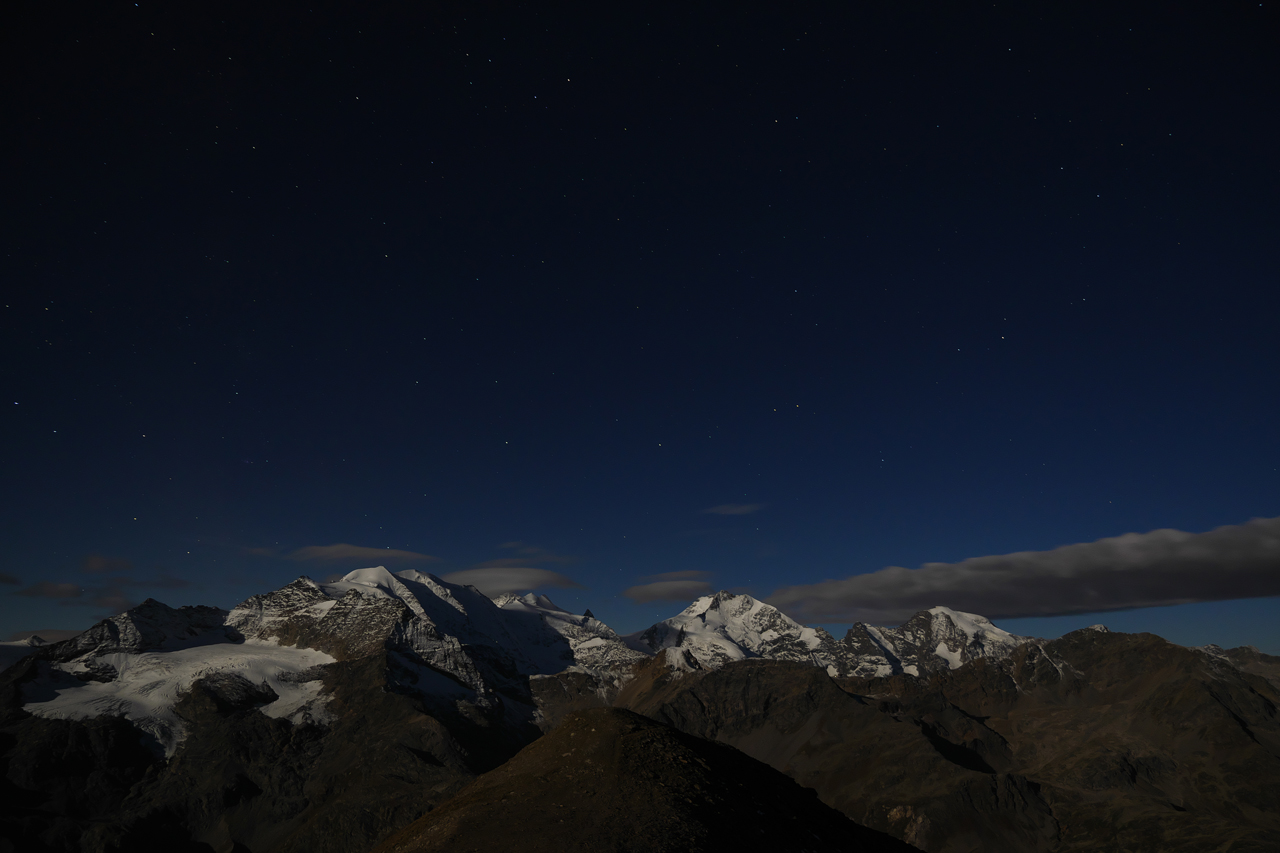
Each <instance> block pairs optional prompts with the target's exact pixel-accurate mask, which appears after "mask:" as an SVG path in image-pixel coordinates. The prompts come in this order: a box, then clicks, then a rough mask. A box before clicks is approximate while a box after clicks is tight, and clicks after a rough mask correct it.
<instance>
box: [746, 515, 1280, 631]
mask: <svg viewBox="0 0 1280 853" xmlns="http://www.w3.org/2000/svg"><path fill="white" fill-rule="evenodd" d="M1273 595H1280V518H1260V519H1254V520H1253V521H1250V522H1248V523H1247V524H1239V525H1231V526H1227V527H1219V528H1217V529H1215V530H1211V531H1209V532H1208V533H1184V532H1182V531H1180V530H1153V531H1151V532H1150V533H1126V534H1125V535H1123V536H1115V537H1111V538H1108V539H1099V540H1097V541H1096V542H1084V543H1080V544H1077V545H1064V546H1062V547H1060V548H1055V549H1053V550H1051V551H1022V552H1019V553H1016V554H1003V555H998V556H989V557H974V558H972V559H968V560H962V561H961V562H958V563H926V564H925V565H923V566H921V567H920V568H918V569H906V568H902V567H901V566H890V567H888V568H885V569H881V570H880V571H877V572H871V573H870V574H865V575H854V576H852V577H848V578H843V579H840V580H827V581H822V582H821V583H815V584H804V585H799V586H788V587H783V588H781V589H779V590H778V591H776V592H775V593H773V595H771V596H769V598H768V599H767V600H768V602H769V603H770V604H772V605H774V606H775V607H778V608H779V609H781V610H783V611H785V612H786V613H787V614H788V615H789V616H791V617H792V618H795V619H799V620H800V621H810V622H858V621H862V622H876V623H885V622H891V623H896V622H901V621H902V620H904V619H907V618H909V617H910V616H911V615H912V614H913V613H916V612H918V611H920V610H924V609H927V608H930V607H934V606H936V605H945V606H947V607H952V608H955V609H957V610H966V611H969V612H972V613H981V614H982V615H984V616H988V617H992V618H1016V617H1023V616H1062V615H1067V614H1072V613H1093V612H1100V611H1107V610H1132V609H1136V608H1140V607H1161V606H1166V605H1173V604H1189V603H1192V602H1199V601H1223V600H1227V599H1238V598H1260V597H1265V596H1273Z"/></svg>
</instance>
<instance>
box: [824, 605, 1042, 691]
mask: <svg viewBox="0 0 1280 853" xmlns="http://www.w3.org/2000/svg"><path fill="white" fill-rule="evenodd" d="M1030 639H1031V638H1030V637H1019V636H1016V635H1014V634H1010V633H1009V632H1008V631H1004V630H1002V629H1000V628H997V627H996V626H995V625H993V624H992V623H991V620H989V619H987V618H986V617H985V616H978V615H977V614H974V613H963V612H961V611H959V610H952V609H950V608H949V607H934V608H931V609H929V610H922V611H920V612H919V613H917V614H916V615H915V616H912V617H911V618H910V619H908V620H907V621H906V622H905V623H904V624H903V625H902V626H901V627H899V628H877V627H874V626H872V625H864V624H863V623H861V622H858V623H857V624H855V625H854V626H853V627H852V628H850V629H849V630H848V632H847V633H846V634H845V636H844V638H843V639H842V640H840V641H839V642H838V643H836V644H834V645H833V646H832V647H831V649H830V652H831V655H830V659H829V660H828V662H827V663H828V665H829V667H830V669H829V671H831V672H832V674H833V675H852V676H858V677H862V678H868V677H874V676H886V675H897V674H899V673H905V674H907V675H916V676H919V675H924V674H926V673H928V672H932V671H934V670H939V669H956V668H958V667H960V666H962V665H963V664H966V663H968V662H969V661H971V660H975V659H976V658H990V659H994V660H1002V659H1004V658H1007V657H1008V656H1009V655H1010V654H1012V653H1013V650H1014V649H1016V648H1017V647H1018V646H1020V645H1021V644H1023V643H1025V642H1027V641H1028V640H1030Z"/></svg>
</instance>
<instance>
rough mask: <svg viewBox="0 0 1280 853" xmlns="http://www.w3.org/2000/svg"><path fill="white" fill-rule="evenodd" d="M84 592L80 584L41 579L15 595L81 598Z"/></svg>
mask: <svg viewBox="0 0 1280 853" xmlns="http://www.w3.org/2000/svg"><path fill="white" fill-rule="evenodd" d="M83 592H84V590H83V589H81V587H80V585H79V584H74V583H53V582H51V581H39V582H38V583H33V584H32V585H31V586H29V587H27V588H26V589H20V590H18V591H17V592H15V593H14V595H26V596H30V597H32V598H79V597H80V595H81V594H82V593H83Z"/></svg>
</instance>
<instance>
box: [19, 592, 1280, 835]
mask: <svg viewBox="0 0 1280 853" xmlns="http://www.w3.org/2000/svg"><path fill="white" fill-rule="evenodd" d="M6 651H11V653H12V655H13V656H14V657H18V656H19V655H21V656H22V657H21V660H18V661H17V662H16V663H14V664H13V665H12V666H9V667H7V668H6V669H4V670H3V671H2V672H0V770H2V771H3V772H0V803H3V804H4V805H3V807H2V808H0V853H10V851H14V850H21V851H24V853H25V851H32V853H55V851H56V853H70V851H85V853H98V851H117V850H118V851H124V850H136V849H144V848H147V849H150V848H156V849H165V850H173V851H187V850H189V851H201V853H208V851H217V853H244V851H252V853H295V851H297V853H302V852H303V851H306V853H329V851H333V853H338V851H344V852H345V851H361V850H369V849H371V848H372V847H373V846H375V845H376V844H377V843H378V842H380V841H381V840H383V839H384V838H386V836H388V834H390V833H392V832H394V831H396V830H397V829H400V828H402V827H405V826H406V825H408V824H410V823H412V822H413V821H414V820H416V819H418V818H420V817H422V816H423V815H427V814H429V813H431V812H432V811H433V810H435V809H437V808H440V807H442V806H443V805H444V804H445V803H447V802H448V801H449V800H450V798H451V797H453V796H454V795H456V794H457V793H458V792H459V791H460V790H461V789H462V788H464V787H465V786H466V785H467V784H468V783H470V782H471V781H472V780H474V779H476V778H477V777H478V776H480V775H482V774H486V773H488V772H490V771H493V770H495V769H496V768H499V767H500V766H502V765H503V764H504V762H507V761H508V760H510V759H512V757H513V756H516V755H517V753H520V751H521V750H522V749H523V748H525V747H527V746H529V745H530V744H534V743H535V742H536V743H546V744H551V745H554V744H555V743H556V741H555V740H553V739H548V738H546V735H547V733H552V735H551V737H552V738H554V737H555V736H556V735H555V734H554V733H555V732H556V731H558V729H557V727H558V726H560V725H562V724H563V725H570V723H566V722H564V721H566V720H576V719H579V717H577V716H574V715H575V714H576V713H579V712H583V711H587V710H590V709H598V708H602V707H606V706H609V705H617V706H620V707H625V708H628V709H631V710H634V711H635V712H637V713H641V714H643V715H646V716H647V717H650V718H652V719H654V720H657V721H660V722H662V723H663V724H665V725H668V726H671V727H673V728H675V729H678V730H679V731H681V732H684V735H681V737H684V736H691V737H696V738H704V739H707V740H711V741H719V742H721V743H725V744H729V745H732V746H735V747H737V748H739V749H741V750H742V751H743V752H745V753H747V754H749V755H751V756H752V757H754V758H756V759H758V760H760V761H763V762H765V763H767V764H769V765H771V766H772V767H773V768H775V769H776V770H779V771H781V772H783V773H785V774H787V775H788V776H790V777H792V778H793V779H795V780H796V781H797V782H799V783H800V784H801V785H804V786H807V787H809V788H812V789H814V790H815V791H817V792H818V793H819V795H820V796H821V798H822V801H823V802H824V803H826V804H827V805H828V806H830V807H832V808H834V809H836V810H838V811H840V812H841V813H843V814H844V815H845V817H846V818H849V819H852V820H854V821H856V822H858V823H861V824H865V825H867V826H871V827H873V828H875V829H878V830H881V831H883V832H886V833H889V834H891V835H894V836H895V837H898V838H901V839H905V840H907V841H910V842H911V843H912V844H915V845H916V846H917V847H919V848H921V849H924V850H927V851H929V853H944V851H945V853H951V851H957V852H958V851H969V850H990V849H1010V850H1015V849H1016V850H1028V851H1045V852H1046V853H1048V852H1049V851H1055V853H1056V851H1063V853H1066V851H1075V850H1087V849H1099V847H1100V846H1101V847H1105V844H1106V843H1111V842H1110V839H1119V840H1120V841H1119V842H1117V843H1121V842H1122V846H1123V849H1127V850H1134V851H1139V850H1148V849H1149V850H1157V849H1159V850H1187V851H1190V850H1197V849H1219V848H1221V849H1229V850H1252V849H1277V847H1280V843H1278V842H1277V839H1278V838H1280V836H1277V833H1278V832H1280V817H1278V815H1280V807H1277V806H1276V803H1280V788H1278V787H1277V786H1278V785H1280V781H1277V780H1280V764H1278V762H1280V730H1278V728H1277V720H1276V713H1277V712H1276V707H1277V705H1280V693H1278V691H1280V658H1275V657H1271V656H1268V655H1264V654H1261V653H1260V652H1258V651H1257V650H1256V649H1232V650H1223V649H1219V648H1217V647H1205V648H1203V649H1183V648H1181V647H1178V646H1173V645H1171V644H1169V643H1166V642H1164V641H1163V640H1160V639H1159V638H1156V637H1150V636H1147V635H1124V634H1111V633H1109V632H1107V631H1106V630H1105V629H1101V628H1097V629H1093V630H1086V631H1081V632H1076V633H1075V634H1072V635H1068V636H1067V637H1064V638H1062V639H1061V640H1056V641H1053V642H1045V641H1040V640H1032V639H1029V638H1022V637H1015V636H1013V635H1010V634H1007V633H1006V632H1004V631H1002V630H1000V629H999V628H997V627H996V626H994V625H992V624H991V623H990V622H989V621H987V620H986V619H984V618H982V617H980V616H976V615H973V614H966V613H961V612H958V611H953V610H949V609H947V608H944V607H935V608H933V609H931V610H928V611H922V612H921V613H918V614H916V616H914V617H913V618H912V619H911V620H909V621H908V622H907V623H906V624H904V625H902V626H900V627H898V628H881V627H874V626H866V625H861V624H859V625H855V626H853V627H852V628H851V629H850V630H849V631H848V632H847V633H846V635H845V637H844V638H842V639H840V640H837V639H835V638H833V637H832V636H831V635H830V634H828V633H827V632H825V631H822V630H821V629H814V628H808V627H806V626H803V625H800V624H798V623H796V622H794V621H793V620H791V619H789V618H788V617H786V616H785V615H784V614H782V613H780V612H778V611H777V610H776V609H775V608H773V607H771V606H769V605H768V604H765V603H763V602H759V601H756V600H755V599H752V598H751V597H749V596H740V595H732V594H730V593H727V592H721V593H719V594H717V595H714V596H706V597H704V598H700V599H698V600H697V601H695V602H694V603H693V604H692V605H691V606H690V607H689V608H687V609H686V610H685V611H684V612H682V613H681V614H679V615H677V616H676V617H673V618H672V619H668V620H665V621H664V622H661V623H659V624H657V625H655V626H653V627H651V628H650V629H647V630H646V631H642V632H639V633H638V634H635V635H632V636H629V637H626V638H623V637H619V636H618V635H617V634H616V633H615V632H614V631H613V630H612V629H610V628H609V627H608V626H606V625H604V624H603V623H601V622H600V621H599V620H597V619H595V618H594V617H593V616H591V614H590V613H589V612H588V613H586V614H582V615H578V614H572V613H568V612H566V611H564V610H563V609H561V608H559V607H557V606H556V605H555V604H554V603H553V602H552V601H550V600H549V599H547V598H546V597H545V596H535V595H525V596H503V597H500V598H498V599H496V600H490V599H488V598H486V597H485V596H484V595H482V594H481V593H479V592H478V591H477V590H475V589H474V588H472V587H466V586H459V585H456V584H449V583H446V582H444V581H442V580H441V579H439V578H437V577H435V576H432V575H429V574H423V573H419V572H399V573H396V574H392V573H390V572H388V571H387V570H386V569H384V568H380V567H379V568H371V569H362V570H359V571H356V572H352V573H350V574H348V575H346V576H345V577H344V578H342V579H341V580H339V581H336V582H333V583H318V582H315V581H312V580H310V579H307V578H299V579H298V580H296V581H294V582H292V583H290V584H287V585H286V586H284V587H282V588H280V589H278V590H275V591H273V592H268V593H265V594H263V595H257V596H253V597H251V598H249V599H248V600H246V601H245V602H243V603H241V604H240V605H238V606H237V607H235V608H233V609H232V610H231V611H224V610H219V609H217V608H210V607H182V608H177V609H174V608H170V607H167V606H166V605H163V604H161V603H159V602H155V601H147V602H145V603H144V604H142V605H140V606H139V607H136V608H134V609H133V610H130V611H128V612H127V613H124V614H121V615H119V616H116V617H112V618H111V619H107V620H104V621H103V622H101V623H99V624H98V625H96V626H94V627H93V628H92V629H90V630H89V631H87V632H85V633H84V634H81V635H79V636H77V637H74V638H72V639H70V640H66V641H63V642H59V643H48V644H42V643H38V642H31V643H28V644H25V645H21V646H17V645H15V646H14V648H13V649H12V650H9V649H7V648H6ZM628 725H630V724H628ZM636 731H639V729H637V730H636ZM646 731H647V730H646ZM654 731H657V730H654ZM663 731H666V730H663ZM615 734H617V737H618V738H621V740H619V741H618V742H620V743H622V742H625V743H631V742H632V741H631V740H628V737H629V735H626V734H625V733H623V732H621V730H618V731H617V732H615ZM651 734H652V732H651ZM540 737H541V738H544V739H543V740H539V738H540ZM645 737H649V736H648V735H646V736H645ZM671 737H675V735H667V734H663V735H658V734H652V738H650V740H652V739H654V738H656V740H654V741H653V742H654V743H657V742H662V743H668V741H669V740H670V738H671ZM663 738H667V740H663ZM642 740H643V739H642ZM677 740H678V738H677ZM648 742H649V741H647V740H646V741H645V743H648ZM679 742H680V743H681V744H684V745H683V746H681V747H680V749H689V750H694V751H695V752H697V750H699V749H703V748H704V747H702V746H697V745H696V744H695V743H694V742H693V741H679ZM671 743H674V741H672V742H671ZM691 744H693V745H691ZM547 748H552V747H547ZM628 748H630V747H628ZM663 749H664V750H667V751H666V752H662V754H663V755H668V754H669V755H675V754H676V752H678V750H676V747H675V746H671V748H670V749H669V750H668V749H667V747H663ZM672 750H676V751H674V752H673V751H672ZM569 752H570V754H571V755H572V749H571V750H569ZM531 754H541V753H537V752H536V751H535V752H534V753H531ZM698 754H702V753H698ZM561 757H563V755H561ZM704 757H705V756H704ZM540 760H541V759H540ZM594 760H595V759H593V761H594ZM655 760H656V759H655ZM690 761H692V759H690ZM707 761H710V759H707ZM677 763H679V762H677ZM513 766H516V767H518V766H519V765H513ZM664 766H665V765H664ZM699 766H701V765H699ZM681 767H684V765H683V764H682V765H681ZM651 769H653V772H654V773H656V774H657V775H656V776H654V777H653V778H655V779H658V780H659V782H660V783H661V784H666V785H667V786H668V788H672V786H673V785H674V786H675V788H679V786H678V785H676V784H675V782H673V781H671V778H668V777H669V775H670V774H669V773H668V771H669V770H670V769H671V768H670V767H667V769H666V770H661V768H660V767H659V765H658V764H652V765H651ZM703 769H705V768H703ZM624 770H626V768H623V767H622V766H621V765H618V767H617V772H619V773H623V771H624ZM659 771H660V772H659ZM512 772H514V771H512ZM522 772H523V771H522ZM566 772H567V771H566ZM610 772H611V773H612V772H614V771H610ZM626 772H630V771H629V770H627V771H626ZM691 772H693V773H694V775H695V776H696V774H697V773H699V772H702V771H696V770H691ZM742 772H743V773H746V772H747V771H746V770H743V771H742ZM663 774H667V775H663ZM526 775H527V774H526ZM535 775H536V774H535ZM606 775H608V774H606ZM624 776H625V773H624ZM488 778H492V779H498V778H508V779H514V778H516V777H515V776H510V777H502V776H501V775H500V774H499V775H498V776H493V777H488ZM520 778H525V777H524V776H521V777H520ZM556 778H557V779H560V780H561V781H562V782H564V783H565V784H566V785H567V784H569V783H570V782H571V781H572V782H573V784H578V782H580V781H582V780H585V779H586V777H585V776H584V777H582V779H578V777H576V776H573V775H572V773H570V775H568V776H557V777H556ZM593 778H595V777H593ZM601 778H603V777H601ZM627 778H632V777H627ZM635 778H640V777H635ZM643 778H649V777H643ZM672 778H674V777H672ZM711 779H712V777H707V781H706V783H705V784H704V783H699V784H704V788H708V790H709V789H710V788H709V785H710V781H709V780H711ZM574 780H577V781H574ZM663 780H666V781H663ZM633 782H634V779H632V781H630V782H628V781H625V780H624V779H621V778H620V779H619V780H618V781H617V783H616V786H615V788H612V789H610V790H614V791H615V792H618V791H623V790H628V791H631V790H633V788H628V787H626V786H627V785H632V783H633ZM530 784H532V783H530ZM593 784H597V785H598V784H605V783H604V782H601V781H600V779H599V778H597V779H596V781H595V782H593ZM608 784H614V783H613V782H609V783H608ZM637 784H638V783H637ZM760 784H762V785H763V784H765V783H764V782H761V783H760ZM769 784H772V783H769ZM675 788H672V789H673V790H674V789H675ZM679 789H680V790H685V789H684V788H679ZM475 790H476V791H480V790H482V788H476V789H475ZM485 790H487V789H485ZM495 790H497V789H495ZM566 790H576V789H574V788H572V786H571V785H570V787H569V788H566ZM663 790H664V791H665V790H667V789H663ZM693 790H694V793H693V794H689V793H688V791H686V793H687V794H688V796H689V799H690V801H691V802H694V803H702V805H698V806H697V808H693V807H692V806H691V807H690V808H691V809H692V810H688V811H687V812H681V814H684V815H685V817H682V818H681V820H685V818H688V820H689V821H692V823H690V824H689V826H693V824H694V823H697V822H698V821H703V822H705V820H709V819H710V818H707V817H706V812H705V810H704V811H699V809H703V808H704V806H707V804H708V803H712V802H713V800H711V799H706V798H704V799H699V796H700V795H699V796H695V795H694V794H696V793H697V789H696V788H695V789H693ZM650 793H651V794H652V795H654V796H657V791H656V790H655V791H651V792H650ZM574 796H575V797H577V796H578V794H577V793H575V794H574ZM618 796H619V797H620V796H621V794H618ZM664 796H665V795H664ZM778 796H779V797H783V794H778ZM786 796H790V795H786ZM784 799H785V798H784ZM481 800H483V798H481ZM481 800H475V801H472V800H467V801H466V802H465V803H464V801H459V805H458V806H457V808H458V809H463V806H464V805H466V803H471V805H466V809H471V808H472V807H473V806H474V807H475V808H482V807H483V808H489V807H490V805H492V804H490V805H485V804H484V802H481ZM535 800H536V798H535ZM535 800H530V802H534V801H535ZM485 802H487V801H485ZM511 805H512V807H514V803H512V804H511ZM731 805H732V804H725V803H720V805H718V806H717V808H721V807H723V808H729V807H730V806H731ZM681 808H683V807H681ZM466 809H463V811H460V812H458V813H459V814H462V813H466V814H471V813H472V812H468V811H466ZM449 813H450V812H444V811H441V812H440V814H441V815H446V814H449ZM475 813H476V814H479V813H480V812H475ZM699 815H701V816H702V817H699ZM611 820H612V819H611ZM618 820H622V818H621V817H619V818H618ZM686 828H687V827H686ZM459 831H462V830H459ZM688 831H690V832H692V831H693V830H692V829H689V830H688ZM517 834H518V833H517ZM466 837H468V838H469V837H470V836H466ZM458 838H463V836H458ZM1104 840H1105V843H1104ZM566 843H567V842H566ZM779 843H781V842H779ZM1197 845H1202V846H1199V847H1198V846H1197ZM1203 845H1209V846H1203ZM1213 845H1217V846H1213Z"/></svg>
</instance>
